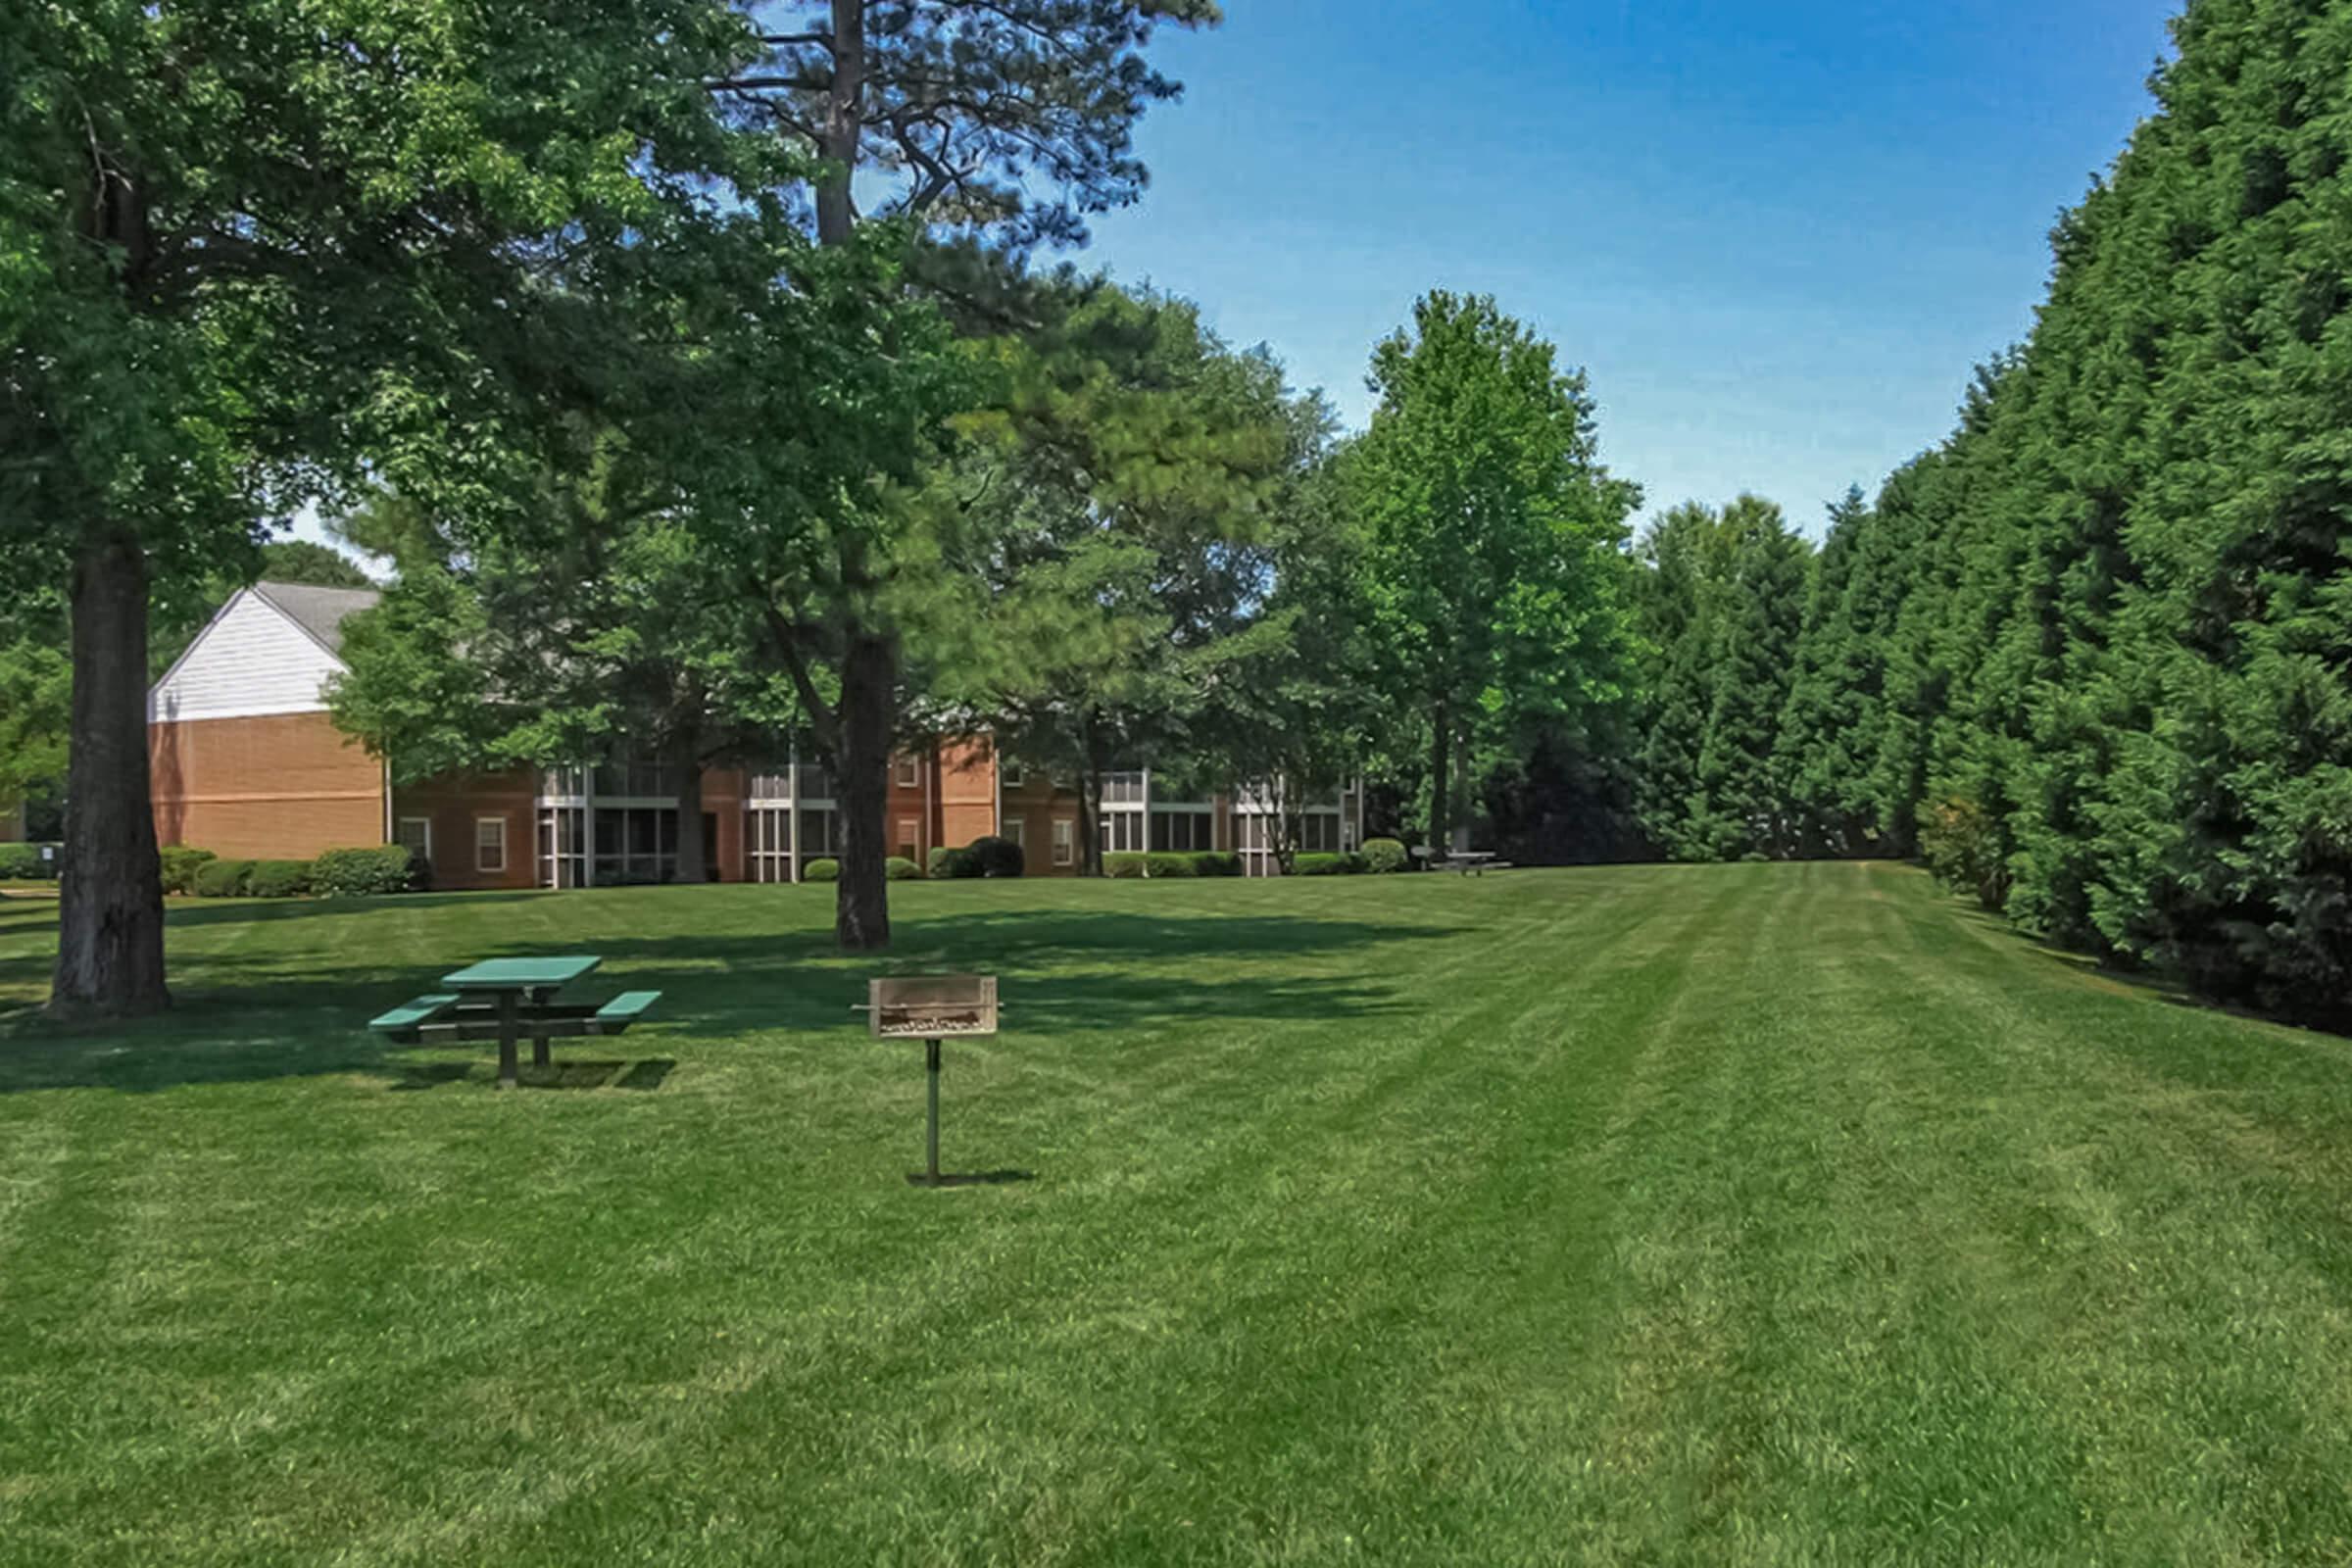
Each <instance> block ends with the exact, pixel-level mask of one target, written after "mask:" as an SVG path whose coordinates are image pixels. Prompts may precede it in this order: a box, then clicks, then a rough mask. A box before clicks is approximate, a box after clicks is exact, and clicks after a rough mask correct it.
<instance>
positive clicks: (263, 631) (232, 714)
mask: <svg viewBox="0 0 2352 1568" xmlns="http://www.w3.org/2000/svg"><path fill="white" fill-rule="evenodd" d="M342 672H343V662H342V661H341V660H339V659H337V658H335V656H334V655H332V654H330V653H328V652H327V651H326V650H325V649H323V648H321V647H319V643H318V640H317V639H316V638H314V637H312V636H311V634H310V633H309V632H307V631H304V630H303V629H302V628H301V627H300V626H298V625H296V624H295V623H294V622H293V621H291V620H288V619H287V618H286V617H285V616H284V615H282V614H280V613H278V612H277V610H276V609H275V608H274V607H272V606H271V605H270V602H269V601H268V600H266V599H264V598H262V597H261V596H260V595H259V594H256V593H254V592H253V591H252V590H251V589H246V590H245V591H243V592H241V593H239V594H238V595H237V597H236V598H234V599H232V600H230V601H229V602H228V607H227V608H226V609H225V610H223V611H222V612H221V614H220V615H219V617H218V618H216V619H215V620H214V621H213V623H212V624H211V625H210V626H207V627H206V628H205V629H204V632H203V634H202V635H201V636H199V637H198V638H197V639H196V641H195V644H194V645H193V646H192V647H190V648H189V649H188V651H187V652H186V653H185V654H183V655H181V656H180V661H179V662H178V663H177V664H175V665H173V666H172V670H171V672H170V673H169V674H167V675H166V676H165V677H164V678H163V679H162V680H160V681H158V682H157V683H156V687H155V690H154V691H153V692H151V693H149V694H148V698H147V717H148V720H149V722H151V723H152V722H157V721H161V722H165V723H170V722H172V721H175V720H184V719H196V718H250V717H253V716H256V715H258V714H263V713H314V712H317V711H319V710H321V709H323V708H325V707H326V685H327V682H328V681H329V680H330V679H332V678H333V677H334V676H336V675H339V674H341V673H342Z"/></svg>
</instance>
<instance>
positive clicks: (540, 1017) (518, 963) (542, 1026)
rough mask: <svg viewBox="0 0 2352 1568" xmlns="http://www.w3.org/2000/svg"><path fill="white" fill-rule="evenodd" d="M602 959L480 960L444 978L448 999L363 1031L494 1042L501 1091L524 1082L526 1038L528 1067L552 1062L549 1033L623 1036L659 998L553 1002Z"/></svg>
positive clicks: (642, 994) (644, 994)
mask: <svg viewBox="0 0 2352 1568" xmlns="http://www.w3.org/2000/svg"><path fill="white" fill-rule="evenodd" d="M603 962H604V959H603V958H601V957H598V956H595V955H593V954H573V955H568V956H562V957H549V958H485V959H484V960H482V961H481V962H480V963H476V964H472V965H469V966H468V967H466V968H464V969H460V970H458V971H457V972H456V973H454V974H447V975H443V976H442V977H441V984H442V985H443V986H444V987H445V988H446V994H445V995H440V996H429V997H417V998H414V999H412V1000H411V1001H409V1002H408V1003H406V1004H404V1005H401V1006H398V1007H395V1008H394V1009H392V1010H391V1011H390V1012H387V1013H385V1014H383V1015H382V1016H381V1017H379V1018H376V1019H374V1020H373V1021H371V1022H370V1023H369V1025H368V1027H369V1028H371V1029H373V1030H375V1031H376V1032H377V1033H379V1034H385V1035H390V1036H392V1037H393V1038H394V1039H399V1040H428V1039H449V1038H454V1039H459V1040H486V1039H491V1038H495V1039H496V1040H497V1041H498V1083H499V1087H500V1088H502V1089H505V1088H512V1087H514V1085H515V1084H516V1083H517V1082H519V1081H520V1078H521V1067H520V1063H519V1062H518V1061H517V1060H516V1056H517V1052H516V1047H517V1045H518V1044H519V1042H520V1040H521V1037H522V1036H523V1034H524V1033H526V1032H527V1033H528V1034H529V1035H530V1037H531V1065H532V1066H534V1067H545V1066H549V1065H551V1062H550V1059H549V1054H548V1045H547V1043H548V1039H549V1037H550V1036H552V1035H559V1034H560V1035H617V1034H622V1033H625V1032H626V1031H627V1029H628V1027H629V1025H631V1024H633V1023H635V1022H636V1021H637V1020H638V1019H640V1018H642V1017H644V1016H645V1014H646V1012H647V1010H648V1009H650V1008H651V1007H652V1006H653V1005H654V1004H655V1003H657V1002H659V1001H661V1000H662V993H661V992H659V991H630V992H625V993H623V994H622V995H620V996H617V997H615V998H613V1000H612V1001H611V1002H608V1003H606V1004H604V1005H602V1006H598V1005H594V1004H590V1003H564V1002H559V1001H558V1000H557V993H559V992H561V991H562V990H563V989H564V987H565V986H567V985H570V984H571V983H572V982H573V981H574V980H577V979H579V978H580V977H581V976H582V975H585V974H590V973H593V972H594V971H595V969H596V967H597V966H598V965H599V964H601V963H603Z"/></svg>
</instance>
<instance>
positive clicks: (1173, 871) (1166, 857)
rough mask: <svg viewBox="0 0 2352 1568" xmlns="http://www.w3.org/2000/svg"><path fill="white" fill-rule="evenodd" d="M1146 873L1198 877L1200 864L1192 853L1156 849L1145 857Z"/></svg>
mask: <svg viewBox="0 0 2352 1568" xmlns="http://www.w3.org/2000/svg"><path fill="white" fill-rule="evenodd" d="M1144 874H1145V875H1146V876H1152V877H1169V876H1175V877H1196V876H1199V875H1200V874H1201V865H1200V862H1199V860H1198V859H1196V858H1194V856H1193V855H1191V854H1190V853H1181V854H1180V853H1176V852H1173V851H1168V850H1154V851H1152V853H1150V854H1148V855H1146V856H1145V857H1144Z"/></svg>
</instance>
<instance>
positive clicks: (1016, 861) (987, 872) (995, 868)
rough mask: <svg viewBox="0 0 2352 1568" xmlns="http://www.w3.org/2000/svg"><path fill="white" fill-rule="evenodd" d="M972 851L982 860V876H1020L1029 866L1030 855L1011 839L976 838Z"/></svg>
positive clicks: (973, 841)
mask: <svg viewBox="0 0 2352 1568" xmlns="http://www.w3.org/2000/svg"><path fill="white" fill-rule="evenodd" d="M971 852H972V854H973V855H974V856H975V857H976V858H978V859H979V861H980V874H981V875H982V876H1019V875H1020V874H1021V873H1022V872H1024V871H1026V870H1027V869H1028V868H1029V867H1028V857H1027V856H1025V855H1023V854H1022V853H1021V847H1020V846H1019V845H1018V844H1015V843H1013V842H1012V840H1010V839H1000V838H995V837H990V838H982V839H974V840H972V846H971Z"/></svg>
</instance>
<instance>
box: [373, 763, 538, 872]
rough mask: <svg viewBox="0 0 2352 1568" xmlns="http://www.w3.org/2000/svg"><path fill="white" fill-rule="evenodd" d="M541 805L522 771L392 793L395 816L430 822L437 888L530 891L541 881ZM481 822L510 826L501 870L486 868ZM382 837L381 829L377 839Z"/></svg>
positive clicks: (445, 781)
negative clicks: (539, 841)
mask: <svg viewBox="0 0 2352 1568" xmlns="http://www.w3.org/2000/svg"><path fill="white" fill-rule="evenodd" d="M538 801H539V782H538V779H537V777H536V775H534V774H532V773H531V772H530V771H529V770H527V769H522V770H517V771H515V772H512V773H498V774H491V775H487V776H466V777H449V778H436V779H427V780H425V781H424V782H423V783H421V784H404V785H402V786H400V787H399V788H398V789H396V790H394V791H393V792H392V814H393V816H394V817H395V818H396V819H405V818H413V817H422V818H424V819H425V820H426V821H429V822H430V823H432V825H433V830H432V843H433V856H432V859H433V886H434V887H436V888H444V889H454V890H466V889H475V888H528V887H536V886H537V885H538V881H539V867H538V855H539V846H538V832H539V809H538ZM483 818H488V819H490V820H492V821H497V822H503V823H505V824H506V863H505V865H504V867H503V868H495V869H484V868H483V865H482V860H483V858H484V855H483V852H482V848H481V845H480V842H479V825H478V824H479V823H480V821H481V820H482V819H483ZM382 836H383V832H382V829H381V828H378V829H377V833H376V837H377V838H378V839H379V840H380V839H381V838H382Z"/></svg>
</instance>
